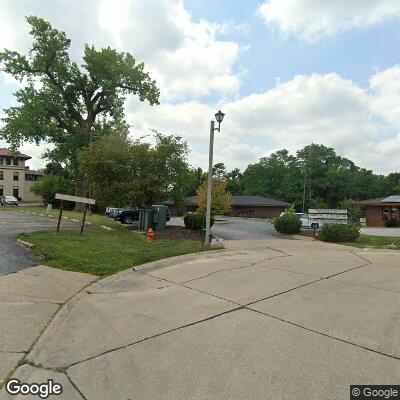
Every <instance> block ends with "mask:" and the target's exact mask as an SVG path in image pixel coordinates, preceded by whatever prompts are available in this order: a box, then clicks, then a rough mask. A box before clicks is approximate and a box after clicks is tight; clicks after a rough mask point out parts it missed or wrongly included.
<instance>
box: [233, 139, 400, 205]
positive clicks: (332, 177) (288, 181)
mask: <svg viewBox="0 0 400 400" xmlns="http://www.w3.org/2000/svg"><path fill="white" fill-rule="evenodd" d="M304 183H305V202H306V204H305V205H306V209H308V208H330V207H337V206H338V204H339V203H340V202H341V201H343V200H345V199H349V198H351V199H356V200H363V199H369V198H374V197H382V196H385V195H387V196H389V195H391V194H395V193H398V192H400V173H394V174H389V175H388V176H387V177H384V176H381V175H375V174H374V173H373V172H372V171H370V170H366V169H364V168H360V167H358V166H356V165H355V164H354V163H353V162H352V161H350V160H348V159H346V158H344V157H340V156H339V155H337V154H336V152H335V151H334V149H332V148H330V147H326V146H323V145H318V144H310V145H308V146H306V147H304V148H303V149H301V150H299V151H298V152H297V154H296V156H293V155H290V154H289V152H288V151H287V150H285V149H284V150H279V151H277V152H275V153H272V154H271V155H270V156H269V157H264V158H261V159H260V161H259V162H258V163H255V164H252V165H249V166H248V167H247V168H246V170H245V171H244V172H243V176H242V178H241V180H240V184H241V191H242V193H243V194H246V195H259V196H265V197H272V198H274V199H279V200H283V201H287V202H290V203H294V204H295V207H296V209H301V208H302V203H303V193H304Z"/></svg>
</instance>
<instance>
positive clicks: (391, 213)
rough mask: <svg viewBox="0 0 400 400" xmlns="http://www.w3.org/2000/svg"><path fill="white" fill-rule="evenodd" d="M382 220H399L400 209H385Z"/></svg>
mask: <svg viewBox="0 0 400 400" xmlns="http://www.w3.org/2000/svg"><path fill="white" fill-rule="evenodd" d="M382 219H383V220H384V221H389V220H394V221H398V220H399V209H398V208H396V207H385V208H383V209H382Z"/></svg>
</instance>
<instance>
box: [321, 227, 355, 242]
mask: <svg viewBox="0 0 400 400" xmlns="http://www.w3.org/2000/svg"><path fill="white" fill-rule="evenodd" d="M359 236H360V227H359V226H357V225H354V224H349V225H344V224H326V225H324V226H323V227H322V228H321V230H320V238H321V240H323V241H324V242H332V243H338V242H355V241H356V240H357V239H358V237H359Z"/></svg>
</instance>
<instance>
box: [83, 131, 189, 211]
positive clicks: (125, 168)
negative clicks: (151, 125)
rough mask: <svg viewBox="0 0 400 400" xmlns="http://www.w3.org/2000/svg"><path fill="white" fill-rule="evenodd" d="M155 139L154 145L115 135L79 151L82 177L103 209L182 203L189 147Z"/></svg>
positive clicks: (161, 137) (179, 141)
mask: <svg viewBox="0 0 400 400" xmlns="http://www.w3.org/2000/svg"><path fill="white" fill-rule="evenodd" d="M155 139H156V143H155V145H154V146H151V145H150V144H149V143H144V142H142V141H141V140H136V141H131V140H129V139H128V138H127V137H126V136H125V135H117V134H114V135H109V136H107V137H102V138H100V139H99V140H97V141H96V142H94V143H92V144H91V145H90V146H89V147H88V148H86V149H84V150H82V151H81V152H80V154H79V156H78V161H79V172H80V176H81V178H82V179H87V180H88V181H89V183H90V186H91V188H92V195H93V197H94V198H95V199H96V204H97V205H98V206H99V208H100V209H104V208H105V207H107V206H111V205H112V206H117V207H121V206H126V205H132V206H139V207H140V206H148V205H151V204H154V203H157V202H164V201H166V200H174V201H175V203H176V204H180V203H182V202H183V198H184V196H185V189H186V184H187V177H188V172H189V168H188V165H187V161H186V158H187V153H188V149H187V144H186V143H185V142H184V141H182V139H181V138H180V137H179V136H173V135H170V136H166V135H162V134H160V133H156V135H155Z"/></svg>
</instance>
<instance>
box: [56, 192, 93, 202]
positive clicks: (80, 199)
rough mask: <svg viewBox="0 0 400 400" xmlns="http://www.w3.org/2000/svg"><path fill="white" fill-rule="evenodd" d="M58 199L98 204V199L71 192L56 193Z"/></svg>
mask: <svg viewBox="0 0 400 400" xmlns="http://www.w3.org/2000/svg"><path fill="white" fill-rule="evenodd" d="M56 200H66V201H72V202H74V203H83V204H96V200H94V199H88V198H87V197H77V196H70V195H69V194H60V193H56Z"/></svg>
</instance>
